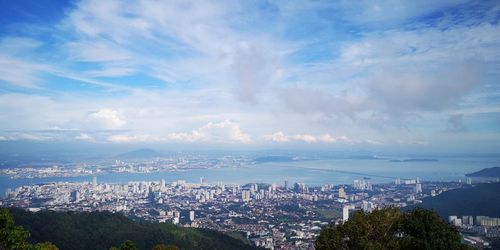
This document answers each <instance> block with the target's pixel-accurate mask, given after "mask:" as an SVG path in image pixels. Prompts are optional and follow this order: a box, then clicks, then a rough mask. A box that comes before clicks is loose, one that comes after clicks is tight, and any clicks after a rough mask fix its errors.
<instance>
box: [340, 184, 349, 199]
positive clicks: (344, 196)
mask: <svg viewBox="0 0 500 250" xmlns="http://www.w3.org/2000/svg"><path fill="white" fill-rule="evenodd" d="M339 198H341V199H347V194H346V193H345V190H344V188H343V187H340V188H339Z"/></svg>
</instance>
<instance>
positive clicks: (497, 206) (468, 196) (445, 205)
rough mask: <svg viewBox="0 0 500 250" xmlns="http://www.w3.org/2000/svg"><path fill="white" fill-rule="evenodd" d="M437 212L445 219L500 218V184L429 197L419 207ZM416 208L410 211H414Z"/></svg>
mask: <svg viewBox="0 0 500 250" xmlns="http://www.w3.org/2000/svg"><path fill="white" fill-rule="evenodd" d="M418 207H422V208H425V209H431V210H434V211H436V212H437V213H438V214H439V215H441V216H442V217H443V218H447V217H448V216H449V215H472V216H477V215H485V216H491V217H500V183H499V182H496V183H484V184H479V185H476V186H474V187H470V188H460V189H454V190H450V191H447V192H444V193H442V194H440V195H438V196H434V197H428V198H425V199H423V200H422V203H421V204H419V205H418ZM414 208H415V206H412V207H409V208H408V209H409V210H411V209H414Z"/></svg>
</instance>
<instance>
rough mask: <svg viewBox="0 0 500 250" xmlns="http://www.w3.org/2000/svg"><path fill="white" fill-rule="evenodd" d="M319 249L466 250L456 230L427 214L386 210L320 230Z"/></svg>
mask: <svg viewBox="0 0 500 250" xmlns="http://www.w3.org/2000/svg"><path fill="white" fill-rule="evenodd" d="M315 247H316V249H317V250H322V249H374V250H375V249H469V247H468V246H466V245H463V244H462V243H461V240H460V234H459V232H458V230H457V229H455V228H453V227H452V226H450V225H448V224H446V223H445V222H444V221H443V220H441V218H440V217H439V216H438V215H437V214H435V213H433V212H431V211H428V210H424V209H415V210H413V211H411V212H402V211H401V210H400V209H398V208H385V209H382V210H375V211H374V212H372V213H364V212H362V211H360V212H357V213H355V215H354V216H353V218H352V219H350V220H348V221H347V222H346V223H344V224H342V225H336V226H332V227H328V228H326V229H323V231H322V232H321V234H320V236H319V237H318V239H317V240H316V243H315Z"/></svg>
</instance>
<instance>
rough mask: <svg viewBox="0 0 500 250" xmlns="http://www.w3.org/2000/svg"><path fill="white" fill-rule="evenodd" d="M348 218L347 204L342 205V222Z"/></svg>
mask: <svg viewBox="0 0 500 250" xmlns="http://www.w3.org/2000/svg"><path fill="white" fill-rule="evenodd" d="M348 220H349V206H344V207H343V208H342V222H346V221H348Z"/></svg>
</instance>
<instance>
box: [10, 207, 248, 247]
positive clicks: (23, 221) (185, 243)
mask: <svg viewBox="0 0 500 250" xmlns="http://www.w3.org/2000/svg"><path fill="white" fill-rule="evenodd" d="M9 211H10V213H11V214H12V216H13V217H14V221H15V223H16V224H17V225H20V226H22V227H23V228H24V229H25V230H27V231H29V232H30V233H31V237H30V239H29V240H30V241H31V242H51V243H53V244H54V245H56V246H57V247H58V248H59V249H61V250H64V249H74V250H79V249H81V250H84V249H85V250H86V249H110V248H112V247H117V248H118V249H120V248H121V246H124V245H123V244H124V243H125V242H127V241H130V242H132V243H133V245H134V246H135V247H137V249H153V248H154V247H155V246H157V247H158V245H160V246H162V245H165V246H175V247H178V248H180V249H255V248H254V247H252V246H250V245H247V244H245V243H243V242H242V241H240V240H237V239H234V238H231V237H229V236H227V235H224V234H222V233H219V232H216V231H213V230H207V229H195V228H183V227H178V226H175V225H172V224H167V223H152V222H144V221H133V220H130V219H128V218H127V217H125V216H123V215H120V214H113V213H110V212H92V213H75V212H54V211H40V212H37V213H31V212H27V211H24V210H21V209H15V208H9Z"/></svg>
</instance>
